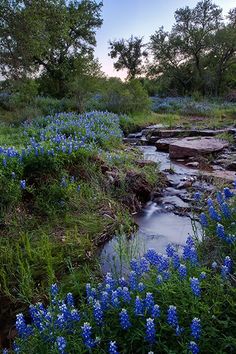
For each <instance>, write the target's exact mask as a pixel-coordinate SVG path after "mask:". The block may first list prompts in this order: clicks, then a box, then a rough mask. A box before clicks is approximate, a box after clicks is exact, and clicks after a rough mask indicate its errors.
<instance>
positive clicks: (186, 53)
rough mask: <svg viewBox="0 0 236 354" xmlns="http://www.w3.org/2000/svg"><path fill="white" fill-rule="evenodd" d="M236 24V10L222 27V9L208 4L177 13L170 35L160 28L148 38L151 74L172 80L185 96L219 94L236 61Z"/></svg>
mask: <svg viewBox="0 0 236 354" xmlns="http://www.w3.org/2000/svg"><path fill="white" fill-rule="evenodd" d="M235 23H236V11H235V9H233V10H231V11H230V13H229V16H228V23H224V21H223V18H222V9H221V8H220V7H218V6H217V5H215V4H214V3H213V2H212V1H211V0H203V1H200V2H198V3H197V5H196V6H195V7H194V8H193V9H190V8H189V7H188V6H187V7H185V8H180V9H178V10H176V12H175V24H174V26H173V27H172V30H171V32H165V31H164V29H163V28H160V29H159V30H158V31H156V32H155V33H154V35H152V36H151V41H150V46H149V47H150V50H151V53H152V56H153V63H152V65H151V67H150V70H149V71H150V73H151V74H152V75H165V76H169V78H174V79H175V80H176V82H178V83H179V84H181V86H182V87H183V92H184V93H186V91H198V92H200V93H201V94H203V95H205V94H206V93H208V94H209V93H213V91H214V93H216V94H219V93H220V91H221V86H222V82H223V81H224V78H223V77H224V75H225V73H226V71H227V68H228V67H229V66H230V65H232V63H233V62H234V59H235ZM176 85H177V84H176Z"/></svg>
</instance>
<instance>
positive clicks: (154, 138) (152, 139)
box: [146, 135, 160, 144]
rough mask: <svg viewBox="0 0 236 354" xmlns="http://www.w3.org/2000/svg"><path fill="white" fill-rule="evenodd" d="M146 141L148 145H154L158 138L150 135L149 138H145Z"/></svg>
mask: <svg viewBox="0 0 236 354" xmlns="http://www.w3.org/2000/svg"><path fill="white" fill-rule="evenodd" d="M146 139H147V141H148V142H149V143H150V144H155V142H156V141H158V140H159V139H160V137H159V136H155V135H151V136H147V138H146Z"/></svg>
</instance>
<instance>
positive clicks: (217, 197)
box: [216, 192, 224, 205]
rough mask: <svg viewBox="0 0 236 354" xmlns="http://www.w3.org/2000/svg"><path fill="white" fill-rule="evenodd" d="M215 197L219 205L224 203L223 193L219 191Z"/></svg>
mask: <svg viewBox="0 0 236 354" xmlns="http://www.w3.org/2000/svg"><path fill="white" fill-rule="evenodd" d="M216 199H217V201H218V203H219V205H221V204H223V203H224V197H223V194H222V193H221V192H217V194H216Z"/></svg>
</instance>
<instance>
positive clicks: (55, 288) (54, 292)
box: [51, 283, 59, 298]
mask: <svg viewBox="0 0 236 354" xmlns="http://www.w3.org/2000/svg"><path fill="white" fill-rule="evenodd" d="M58 291H59V290H58V286H57V284H56V283H55V284H52V285H51V295H52V297H53V298H54V297H56V296H57V295H58Z"/></svg>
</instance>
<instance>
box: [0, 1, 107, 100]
mask: <svg viewBox="0 0 236 354" xmlns="http://www.w3.org/2000/svg"><path fill="white" fill-rule="evenodd" d="M101 7H102V3H101V2H100V3H97V2H96V1H93V0H81V1H76V0H71V1H66V0H15V1H12V0H2V1H1V4H0V69H1V72H2V75H3V76H5V77H11V78H21V77H24V76H31V77H32V76H33V75H39V74H42V73H43V74H45V75H47V76H49V77H50V78H51V79H52V80H53V81H54V82H55V84H56V85H58V92H57V95H59V96H62V95H64V90H65V81H66V80H67V79H68V74H72V75H73V71H75V70H78V65H79V64H80V63H81V61H82V60H84V61H86V60H87V58H88V57H89V58H90V59H91V55H92V53H93V50H94V46H95V45H96V39H95V30H96V28H99V27H100V26H101V24H102V19H101Z"/></svg>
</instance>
